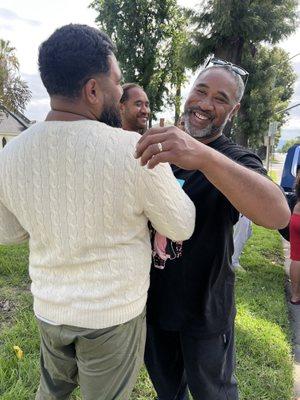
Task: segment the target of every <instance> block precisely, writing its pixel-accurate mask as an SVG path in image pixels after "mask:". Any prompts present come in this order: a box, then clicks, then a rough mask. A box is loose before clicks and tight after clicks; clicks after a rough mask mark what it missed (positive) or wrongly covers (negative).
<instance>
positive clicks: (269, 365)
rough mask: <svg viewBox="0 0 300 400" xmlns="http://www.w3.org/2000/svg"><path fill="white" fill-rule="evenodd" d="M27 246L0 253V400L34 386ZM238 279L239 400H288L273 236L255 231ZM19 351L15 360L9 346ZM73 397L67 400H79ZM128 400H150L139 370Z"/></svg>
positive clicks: (19, 396) (20, 397)
mask: <svg viewBox="0 0 300 400" xmlns="http://www.w3.org/2000/svg"><path fill="white" fill-rule="evenodd" d="M27 257H28V249H27V246H26V245H25V246H24V245H23V246H5V247H0V301H1V300H2V301H3V300H4V299H5V300H9V303H10V308H11V309H10V310H9V311H6V312H4V311H0V398H1V400H33V399H34V392H35V390H36V387H37V385H38V380H39V365H38V364H39V361H38V359H39V338H38V333H37V327H36V323H35V320H34V317H33V314H32V306H31V305H32V299H31V295H30V292H29V290H28V287H29V279H28V273H27ZM241 264H242V266H243V267H244V269H245V270H246V272H238V274H237V287H236V293H237V306H238V316H237V321H236V336H237V377H238V381H239V387H240V393H241V396H240V399H241V400H290V399H291V396H292V386H293V380H292V360H291V344H290V331H289V325H288V319H287V310H286V305H285V299H284V290H283V286H284V271H283V268H282V264H283V256H282V248H281V241H280V238H279V235H278V234H277V233H276V232H272V231H268V230H265V229H263V228H258V227H254V236H253V237H252V238H251V239H250V241H249V242H248V245H247V247H246V249H245V251H244V254H243V255H242V258H241ZM14 345H18V346H20V347H21V348H22V350H23V351H24V355H25V356H24V358H23V359H22V360H18V359H17V358H16V356H15V353H14V351H13V346H14ZM80 398H81V397H80V394H79V391H76V392H75V393H74V394H73V396H72V400H80ZM131 399H132V400H154V399H155V393H154V391H153V388H152V385H151V383H150V381H149V378H148V375H147V373H146V371H145V369H142V371H141V373H140V376H139V379H138V382H137V384H136V386H135V389H134V392H133V394H132V397H131Z"/></svg>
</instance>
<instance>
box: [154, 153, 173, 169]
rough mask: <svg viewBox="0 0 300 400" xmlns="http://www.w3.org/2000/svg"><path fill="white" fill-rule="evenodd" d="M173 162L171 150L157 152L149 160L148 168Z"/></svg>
mask: <svg viewBox="0 0 300 400" xmlns="http://www.w3.org/2000/svg"><path fill="white" fill-rule="evenodd" d="M166 162H169V163H172V152H171V151H163V152H162V153H158V154H155V155H154V156H152V157H151V159H150V160H149V162H148V168H149V169H153V168H154V167H156V165H158V164H159V163H166Z"/></svg>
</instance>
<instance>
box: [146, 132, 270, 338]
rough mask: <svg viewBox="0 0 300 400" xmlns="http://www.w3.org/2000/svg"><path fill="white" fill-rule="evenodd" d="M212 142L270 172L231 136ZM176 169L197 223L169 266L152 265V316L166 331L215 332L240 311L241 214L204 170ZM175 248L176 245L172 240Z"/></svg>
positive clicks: (149, 311)
mask: <svg viewBox="0 0 300 400" xmlns="http://www.w3.org/2000/svg"><path fill="white" fill-rule="evenodd" d="M209 146H210V147H212V148H214V149H215V150H217V151H219V152H221V153H223V154H224V155H226V156H228V157H229V158H231V159H233V160H235V161H237V162H238V163H240V164H242V165H244V166H246V167H248V168H251V169H253V170H256V171H257V172H259V173H261V174H263V175H266V171H265V169H264V168H263V165H262V162H261V160H260V159H259V157H258V156H256V155H255V154H254V153H251V152H250V151H249V150H247V149H244V148H243V147H240V146H238V145H236V144H234V143H232V142H231V141H230V140H229V139H227V138H226V137H225V136H221V137H219V138H217V139H216V140H215V141H213V142H211V143H210V144H209ZM173 172H174V175H175V176H176V178H177V179H178V180H179V181H180V182H181V184H183V189H184V191H185V192H186V193H187V194H188V196H189V197H190V198H191V199H192V200H193V202H194V204H195V206H196V226H195V231H194V233H193V235H192V237H191V238H190V239H189V240H187V241H185V242H183V245H182V249H181V251H180V252H179V253H178V254H179V255H177V256H174V257H171V258H172V259H168V260H167V261H166V262H165V268H164V269H158V268H155V267H153V265H152V268H151V284H150V289H149V296H148V304H147V318H148V322H149V323H150V324H152V325H157V326H159V327H160V328H162V329H165V330H180V331H184V332H185V333H190V334H191V335H193V334H196V335H197V336H202V337H205V336H207V337H209V336H212V335H217V334H220V333H222V332H224V331H226V330H227V329H229V328H230V327H231V325H232V322H233V320H234V317H235V313H236V311H235V305H234V281H235V276H234V272H233V271H232V269H231V256H232V253H233V239H232V231H233V225H234V224H235V223H236V222H237V220H238V217H239V213H238V211H237V210H236V209H235V208H234V207H233V206H232V204H231V203H230V202H229V201H228V200H227V198H226V197H225V196H224V195H223V194H222V193H221V192H220V191H219V190H218V189H216V188H215V187H214V186H213V185H212V184H211V183H210V182H209V181H208V180H207V179H206V177H205V176H204V175H203V174H202V173H201V172H200V171H198V170H197V171H185V170H182V169H180V168H177V167H174V168H173ZM178 212H180V210H179V211H178ZM169 247H170V244H169ZM171 247H172V248H176V246H175V245H174V244H173V245H172V243H171Z"/></svg>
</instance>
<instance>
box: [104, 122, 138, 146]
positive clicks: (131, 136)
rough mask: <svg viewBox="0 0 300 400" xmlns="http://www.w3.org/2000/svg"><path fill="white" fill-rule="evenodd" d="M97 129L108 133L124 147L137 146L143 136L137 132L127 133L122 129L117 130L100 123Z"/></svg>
mask: <svg viewBox="0 0 300 400" xmlns="http://www.w3.org/2000/svg"><path fill="white" fill-rule="evenodd" d="M97 129H98V130H99V131H102V132H106V134H108V135H109V136H112V137H113V138H115V139H116V140H117V141H119V142H121V143H123V144H124V145H125V144H126V143H127V144H136V143H137V142H138V141H139V140H140V138H141V135H140V134H139V133H137V132H132V131H125V130H124V129H122V128H116V127H112V126H109V125H106V124H103V123H101V122H100V123H99V125H98V126H97Z"/></svg>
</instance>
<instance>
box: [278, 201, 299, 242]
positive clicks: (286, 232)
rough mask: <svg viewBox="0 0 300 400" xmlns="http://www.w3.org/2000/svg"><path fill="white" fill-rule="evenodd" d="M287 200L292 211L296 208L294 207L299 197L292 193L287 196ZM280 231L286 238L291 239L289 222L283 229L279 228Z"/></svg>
mask: <svg viewBox="0 0 300 400" xmlns="http://www.w3.org/2000/svg"><path fill="white" fill-rule="evenodd" d="M286 200H287V203H288V205H289V207H290V210H291V213H292V212H293V210H294V207H295V205H296V203H297V197H296V195H295V194H292V195H289V196H286ZM278 232H279V233H280V235H281V236H282V237H283V238H284V239H285V240H287V241H290V224H288V226H286V227H285V228H283V229H279V230H278Z"/></svg>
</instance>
